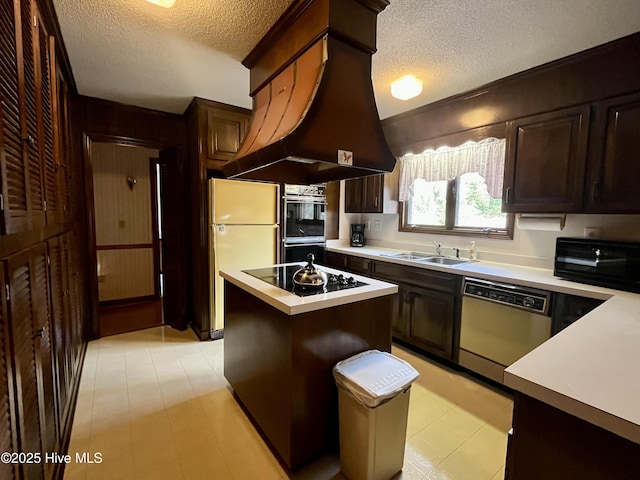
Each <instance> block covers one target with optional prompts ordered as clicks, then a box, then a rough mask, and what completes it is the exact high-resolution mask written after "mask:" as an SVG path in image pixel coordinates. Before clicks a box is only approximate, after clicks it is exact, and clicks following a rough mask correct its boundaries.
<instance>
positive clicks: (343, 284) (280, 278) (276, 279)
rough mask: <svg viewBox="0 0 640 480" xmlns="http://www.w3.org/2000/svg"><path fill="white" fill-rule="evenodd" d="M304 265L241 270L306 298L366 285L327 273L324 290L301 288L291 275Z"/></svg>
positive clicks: (348, 276)
mask: <svg viewBox="0 0 640 480" xmlns="http://www.w3.org/2000/svg"><path fill="white" fill-rule="evenodd" d="M305 265H306V263H301V264H299V265H276V266H274V267H265V268H256V269H252V270H243V272H244V273H246V274H248V275H251V276H252V277H256V278H259V279H260V280H262V281H264V282H267V283H270V284H271V285H275V286H276V287H280V288H282V289H283V290H287V291H289V292H292V293H295V294H296V295H298V296H300V297H307V296H309V295H317V294H319V293H330V292H337V291H339V290H346V289H348V288H356V287H362V286H365V285H368V284H366V283H364V282H360V281H358V280H356V279H354V278H353V277H352V276H350V275H349V274H348V273H347V274H342V273H341V274H338V275H334V274H331V273H328V274H327V276H328V278H327V284H326V285H325V287H324V288H317V287H307V288H303V287H300V286H299V285H296V284H295V283H293V275H294V274H295V273H296V271H298V270H299V269H301V268H303V267H304V266H305Z"/></svg>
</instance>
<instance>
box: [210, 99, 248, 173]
mask: <svg viewBox="0 0 640 480" xmlns="http://www.w3.org/2000/svg"><path fill="white" fill-rule="evenodd" d="M206 110H207V159H210V160H222V161H224V162H227V161H229V160H231V159H232V158H233V157H234V155H235V154H236V153H237V152H238V150H239V149H240V145H241V144H242V140H243V139H244V136H245V135H246V133H247V127H248V125H249V115H247V114H246V113H244V112H241V113H240V112H232V111H226V110H221V109H219V108H207V109H206Z"/></svg>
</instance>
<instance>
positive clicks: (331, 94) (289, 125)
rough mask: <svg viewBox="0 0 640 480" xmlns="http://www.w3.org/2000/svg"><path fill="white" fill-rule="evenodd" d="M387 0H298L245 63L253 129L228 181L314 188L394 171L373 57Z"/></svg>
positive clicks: (229, 171) (230, 164) (226, 169)
mask: <svg viewBox="0 0 640 480" xmlns="http://www.w3.org/2000/svg"><path fill="white" fill-rule="evenodd" d="M388 4H389V2H388V0H298V1H296V2H294V3H293V4H292V5H291V6H290V7H289V9H288V10H287V11H286V12H285V13H284V14H283V15H282V17H280V19H279V20H278V21H277V22H276V24H275V25H274V26H273V28H272V29H271V30H269V32H267V34H266V35H265V36H264V37H263V39H262V40H261V41H260V42H259V43H258V45H257V46H256V47H255V48H254V49H253V51H252V52H251V53H250V54H249V55H248V56H247V57H246V58H245V59H244V60H243V62H242V63H243V65H245V66H246V67H247V68H249V69H250V70H251V72H250V90H251V91H250V95H251V96H252V97H253V115H252V119H251V126H250V128H249V131H248V133H247V135H246V137H245V140H244V142H243V144H242V146H241V147H240V149H239V151H238V153H237V155H236V156H235V158H234V159H233V160H231V161H229V162H228V163H227V164H225V165H224V166H223V173H224V175H225V176H226V177H228V178H237V179H253V180H265V181H273V182H286V183H298V184H311V183H318V182H326V181H332V180H341V179H346V178H353V177H361V176H365V175H372V174H376V173H385V172H390V171H392V170H393V168H394V166H395V161H396V160H395V158H394V156H393V154H392V153H391V150H390V149H389V147H388V145H387V142H386V139H385V137H384V133H383V131H382V126H381V124H380V118H379V115H378V109H377V107H376V104H375V97H374V94H373V84H372V82H371V57H372V55H373V54H374V53H375V51H376V19H377V15H378V13H380V12H381V11H382V10H384V8H385V7H386V6H387V5H388Z"/></svg>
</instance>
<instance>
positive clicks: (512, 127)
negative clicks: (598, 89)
mask: <svg viewBox="0 0 640 480" xmlns="http://www.w3.org/2000/svg"><path fill="white" fill-rule="evenodd" d="M589 114H590V107H589V106H588V105H584V106H580V107H573V108H568V109H563V110H558V111H555V112H549V113H544V114H540V115H534V116H530V117H525V118H521V119H518V120H514V121H511V122H509V123H508V124H507V158H506V164H505V182H504V193H503V210H504V211H505V212H510V213H517V212H578V211H580V210H581V208H582V199H583V192H584V181H585V164H586V156H587V146H588V141H589Z"/></svg>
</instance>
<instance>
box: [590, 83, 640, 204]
mask: <svg viewBox="0 0 640 480" xmlns="http://www.w3.org/2000/svg"><path fill="white" fill-rule="evenodd" d="M596 118H597V121H596V128H595V131H594V132H595V135H596V138H595V139H594V142H593V144H594V148H593V155H592V156H591V157H590V162H591V163H590V165H589V183H588V188H589V191H588V203H587V210H588V211H589V212H599V213H640V188H639V185H638V168H639V167H640V93H635V94H633V95H627V96H624V97H618V98H614V99H612V100H608V101H606V102H602V103H599V104H597V110H596Z"/></svg>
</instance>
